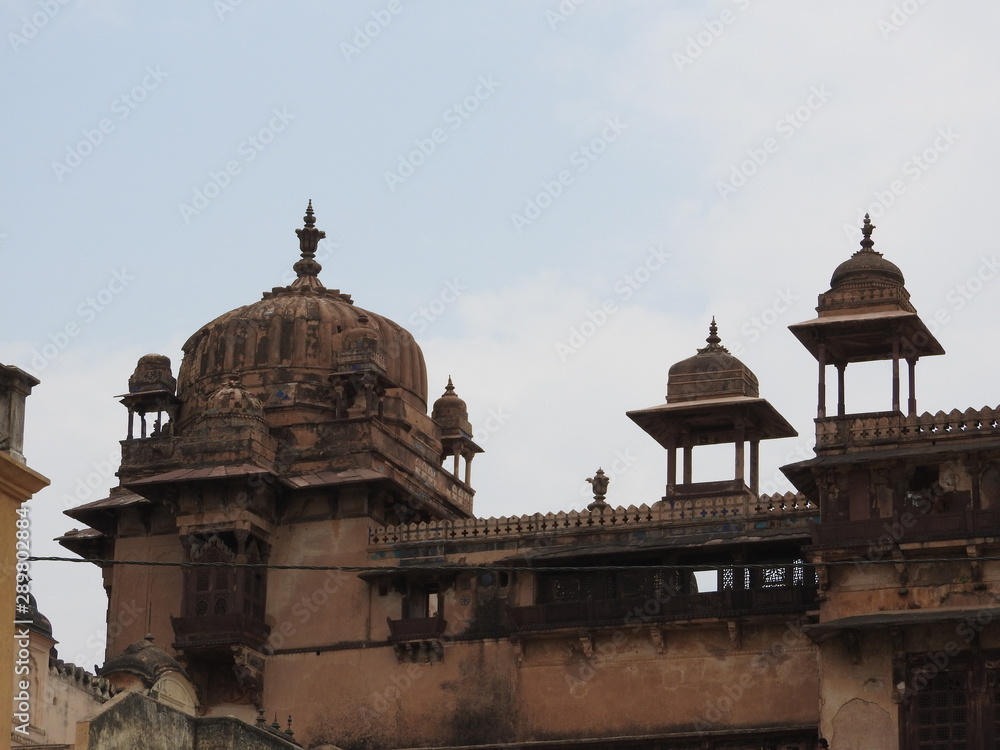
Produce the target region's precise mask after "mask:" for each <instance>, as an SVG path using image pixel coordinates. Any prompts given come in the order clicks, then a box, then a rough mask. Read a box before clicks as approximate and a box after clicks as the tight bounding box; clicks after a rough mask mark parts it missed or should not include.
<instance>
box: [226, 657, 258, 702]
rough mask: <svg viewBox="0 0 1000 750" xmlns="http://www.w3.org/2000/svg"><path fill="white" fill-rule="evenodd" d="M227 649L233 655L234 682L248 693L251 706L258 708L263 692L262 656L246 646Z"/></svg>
mask: <svg viewBox="0 0 1000 750" xmlns="http://www.w3.org/2000/svg"><path fill="white" fill-rule="evenodd" d="M229 648H230V649H231V650H232V653H233V674H235V675H236V681H237V682H238V683H239V684H240V686H241V687H243V688H245V689H246V690H247V691H248V693H249V694H250V699H251V701H253V705H254V706H255V707H256V708H260V707H261V706H262V704H263V691H264V655H263V654H261V653H260V652H259V651H255V650H254V649H252V648H249V647H247V646H241V645H233V646H230V647H229Z"/></svg>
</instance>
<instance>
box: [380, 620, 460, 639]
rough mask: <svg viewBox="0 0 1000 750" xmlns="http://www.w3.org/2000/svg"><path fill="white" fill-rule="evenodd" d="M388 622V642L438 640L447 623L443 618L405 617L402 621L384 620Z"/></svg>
mask: <svg viewBox="0 0 1000 750" xmlns="http://www.w3.org/2000/svg"><path fill="white" fill-rule="evenodd" d="M386 620H387V621H388V622H389V640H390V641H415V640H430V639H432V638H440V637H441V636H442V635H444V631H445V628H447V627H448V621H447V620H445V619H444V618H443V617H406V618H403V619H402V620H393V619H390V618H386Z"/></svg>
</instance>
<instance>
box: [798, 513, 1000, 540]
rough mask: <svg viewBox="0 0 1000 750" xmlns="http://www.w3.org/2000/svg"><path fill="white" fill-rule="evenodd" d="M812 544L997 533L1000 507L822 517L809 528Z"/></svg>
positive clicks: (949, 537) (946, 537)
mask: <svg viewBox="0 0 1000 750" xmlns="http://www.w3.org/2000/svg"><path fill="white" fill-rule="evenodd" d="M811 533H812V542H813V544H814V545H817V546H823V547H833V546H844V547H848V546H858V545H863V546H868V547H878V546H880V545H882V544H883V543H884V541H885V537H886V536H888V537H889V538H890V539H891V540H892V541H893V542H896V543H899V544H905V543H907V542H923V541H933V540H943V539H966V538H970V537H981V536H996V535H997V534H1000V509H998V508H992V509H989V510H974V509H971V508H967V507H966V508H963V509H959V510H954V511H950V512H949V511H945V512H941V513H934V512H920V511H919V510H916V509H914V510H911V511H904V512H902V513H900V512H896V513H893V515H892V517H891V518H868V519H864V520H858V521H823V522H822V523H818V524H816V525H815V526H813V527H812V529H811Z"/></svg>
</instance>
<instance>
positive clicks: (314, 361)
mask: <svg viewBox="0 0 1000 750" xmlns="http://www.w3.org/2000/svg"><path fill="white" fill-rule="evenodd" d="M296 233H297V234H298V235H299V244H300V248H301V251H302V258H301V260H299V261H298V262H297V263H296V264H295V266H294V269H295V271H296V274H297V278H296V280H295V281H294V282H293V283H292V284H291V285H290V286H287V287H276V288H274V289H272V290H271V291H270V292H265V293H264V295H263V297H262V299H261V300H260V301H258V302H254V303H253V304H250V305H246V306H244V307H240V308H237V309H236V310H232V311H230V312H228V313H226V314H225V315H221V316H219V317H218V318H216V319H215V320H213V321H212V322H210V323H208V324H207V325H205V326H203V327H202V328H201V329H200V330H199V331H198V332H197V333H195V334H194V335H193V336H191V338H190V339H188V341H187V342H186V343H185V344H184V360H183V362H182V363H181V368H180V373H179V377H178V394H177V395H178V396H179V397H180V398H181V399H182V401H183V402H184V406H183V408H182V412H181V422H182V423H184V422H187V421H188V420H189V419H192V418H195V417H197V416H199V415H200V413H201V412H202V411H203V410H204V408H205V407H206V406H207V405H208V399H209V397H210V396H211V395H212V394H213V393H215V392H216V391H218V390H219V389H220V388H222V387H224V386H225V385H227V384H228V383H229V381H230V378H231V377H232V376H233V375H234V374H238V375H239V377H240V381H241V383H242V387H243V388H245V389H246V390H247V391H249V392H250V393H251V394H253V395H254V396H256V397H257V398H258V399H259V400H260V401H261V403H262V404H263V405H264V407H265V408H267V407H268V406H269V405H276V404H281V403H288V402H289V401H295V402H299V403H315V404H327V403H329V400H330V396H329V393H330V385H329V378H330V375H331V374H332V373H335V372H350V371H353V370H358V369H360V368H361V366H362V360H363V361H364V363H367V364H368V365H370V366H373V367H376V368H377V369H378V370H380V371H382V372H384V376H385V378H386V379H387V380H388V381H389V382H390V383H391V384H393V385H395V386H398V387H399V388H400V389H401V390H402V391H405V393H404V394H403V396H404V399H405V400H407V401H410V402H411V403H412V402H413V401H414V400H415V401H416V402H417V403H416V405H417V406H419V407H420V408H422V409H423V411H424V413H426V410H427V370H426V366H425V364H424V357H423V353H422V352H421V351H420V347H419V346H418V345H417V343H416V341H414V339H413V336H411V335H410V333H409V332H408V331H406V330H405V329H404V328H402V327H401V326H399V325H398V324H396V323H394V322H393V321H391V320H389V319H388V318H384V317H382V316H380V315H377V314H375V313H372V312H369V311H367V310H363V309H361V308H359V307H356V306H355V305H354V304H353V301H352V300H351V298H350V297H349V296H348V295H346V294H342V293H341V292H340V291H339V290H337V289H327V288H326V287H324V286H323V284H322V282H320V280H319V277H318V274H319V271H320V270H321V266H320V264H319V263H317V262H316V260H315V253H316V248H317V246H318V244H319V241H320V240H321V239H322V238H323V237H325V236H326V234H325V232H322V231H320V230H319V229H316V228H315V216H314V215H313V210H312V203H311V202H310V204H309V208H308V209H307V210H306V216H305V227H303V228H302V229H297V230H296ZM359 331H360V332H364V333H365V335H364V336H359ZM407 395H409V396H411V398H407Z"/></svg>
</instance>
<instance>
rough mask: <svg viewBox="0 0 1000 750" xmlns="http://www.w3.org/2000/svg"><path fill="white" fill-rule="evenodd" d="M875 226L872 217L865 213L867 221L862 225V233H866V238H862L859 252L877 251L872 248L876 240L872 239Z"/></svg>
mask: <svg viewBox="0 0 1000 750" xmlns="http://www.w3.org/2000/svg"><path fill="white" fill-rule="evenodd" d="M874 228H875V225H874V224H872V220H871V218H870V217H869V216H868V214H865V223H864V224H863V225H862V226H861V234H863V235H864V238H862V240H861V249H860V250H859V251H858V252H859V253H874V252H875V251H874V250H872V248H873V247H875V240H873V239H872V230H873V229H874Z"/></svg>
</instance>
